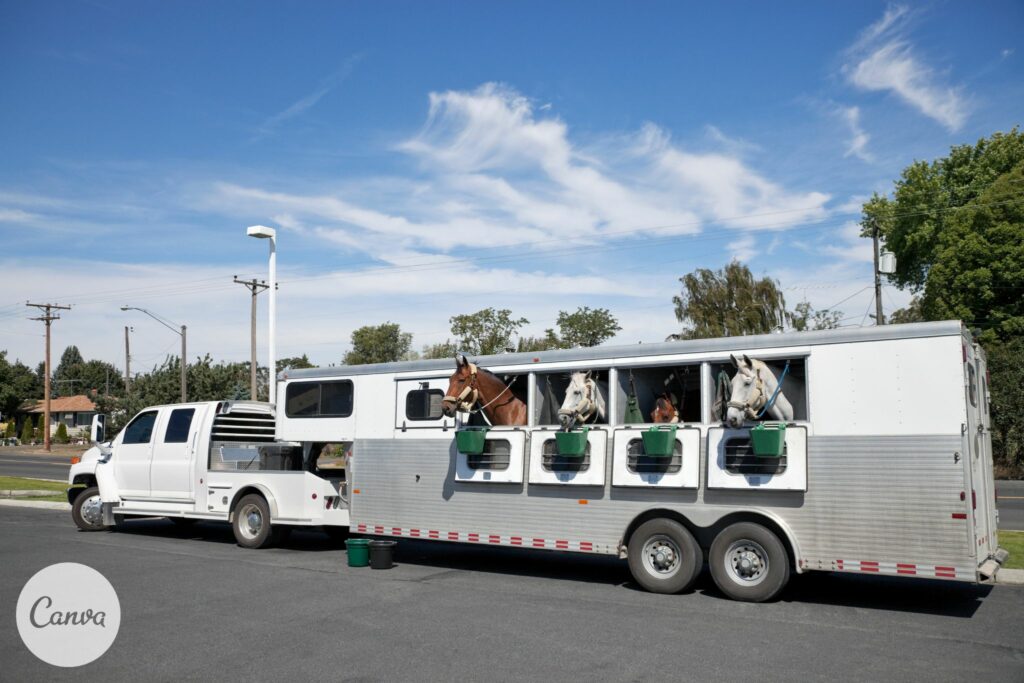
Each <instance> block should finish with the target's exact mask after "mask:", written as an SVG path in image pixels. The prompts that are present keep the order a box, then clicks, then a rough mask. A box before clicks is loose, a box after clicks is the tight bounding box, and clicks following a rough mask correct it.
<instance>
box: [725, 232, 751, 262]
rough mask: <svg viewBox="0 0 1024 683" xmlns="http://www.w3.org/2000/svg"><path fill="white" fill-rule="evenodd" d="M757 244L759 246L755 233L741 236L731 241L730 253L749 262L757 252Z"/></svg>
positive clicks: (733, 256) (740, 259)
mask: <svg viewBox="0 0 1024 683" xmlns="http://www.w3.org/2000/svg"><path fill="white" fill-rule="evenodd" d="M755 246H757V240H755V239H754V237H753V235H746V236H744V237H740V238H739V239H737V240H733V241H732V242H730V243H729V255H730V257H731V258H734V259H736V260H737V261H742V262H744V263H747V262H749V261H750V259H752V258H753V257H754V255H755V254H756V253H757V251H756V249H755V248H754V247H755Z"/></svg>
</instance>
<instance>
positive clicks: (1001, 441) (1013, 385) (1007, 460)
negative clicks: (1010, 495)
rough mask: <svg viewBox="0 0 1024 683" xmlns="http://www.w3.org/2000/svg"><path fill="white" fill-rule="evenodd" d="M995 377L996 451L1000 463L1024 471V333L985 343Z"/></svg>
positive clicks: (992, 388)
mask: <svg viewBox="0 0 1024 683" xmlns="http://www.w3.org/2000/svg"><path fill="white" fill-rule="evenodd" d="M985 352H986V355H987V356H988V371H989V375H990V377H991V379H990V384H989V388H988V390H989V396H990V402H991V409H992V415H991V421H992V454H993V456H994V458H995V461H996V463H997V464H1002V465H1004V466H1005V467H1007V468H1008V469H1010V470H1011V471H1012V470H1016V474H1017V475H1018V476H1020V475H1022V474H1024V410H1022V408H1024V363H1022V362H1021V359H1024V337H1016V338H1014V339H1011V340H1009V341H1007V342H989V343H988V344H986V345H985Z"/></svg>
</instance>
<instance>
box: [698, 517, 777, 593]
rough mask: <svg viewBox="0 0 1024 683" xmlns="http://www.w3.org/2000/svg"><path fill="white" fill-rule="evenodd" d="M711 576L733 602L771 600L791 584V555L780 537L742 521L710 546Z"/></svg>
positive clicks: (720, 534)
mask: <svg viewBox="0 0 1024 683" xmlns="http://www.w3.org/2000/svg"><path fill="white" fill-rule="evenodd" d="M708 564H709V565H710V567H711V577H712V578H713V579H714V580H715V585H717V586H718V588H719V590H721V591H722V592H723V593H725V594H726V595H728V596H729V597H730V598H732V599H733V600H742V601H744V602H764V601H765V600H771V599H772V598H774V597H775V596H776V595H778V594H779V592H780V591H781V590H782V589H783V588H784V587H785V586H786V583H788V582H789V556H788V555H787V554H786V548H785V546H783V545H782V541H780V540H779V538H778V536H776V535H775V534H774V533H772V532H771V531H769V530H768V529H766V528H764V527H763V526H761V525H760V524H754V523H752V522H739V523H737V524H733V525H731V526H728V527H726V528H725V529H723V530H722V531H721V532H720V533H719V534H718V536H716V537H715V540H714V542H713V543H712V544H711V552H710V554H709V557H708Z"/></svg>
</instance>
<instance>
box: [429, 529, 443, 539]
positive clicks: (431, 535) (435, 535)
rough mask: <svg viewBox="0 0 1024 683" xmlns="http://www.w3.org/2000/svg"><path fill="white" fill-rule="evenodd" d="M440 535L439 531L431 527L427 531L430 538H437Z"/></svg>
mask: <svg viewBox="0 0 1024 683" xmlns="http://www.w3.org/2000/svg"><path fill="white" fill-rule="evenodd" d="M440 535H441V533H440V532H439V531H434V530H433V529H431V530H430V531H428V532H427V536H429V537H430V538H437V537H439V536H440Z"/></svg>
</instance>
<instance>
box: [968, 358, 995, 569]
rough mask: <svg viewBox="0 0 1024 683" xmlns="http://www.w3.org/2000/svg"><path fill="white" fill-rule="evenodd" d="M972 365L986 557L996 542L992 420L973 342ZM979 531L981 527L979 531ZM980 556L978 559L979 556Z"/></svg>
mask: <svg viewBox="0 0 1024 683" xmlns="http://www.w3.org/2000/svg"><path fill="white" fill-rule="evenodd" d="M972 350H973V352H974V367H975V371H976V379H977V382H978V427H977V431H978V433H979V436H980V438H979V439H978V455H979V460H980V467H979V470H980V477H981V480H982V481H983V482H984V491H985V495H984V496H983V495H982V494H981V490H980V489H979V491H978V510H977V517H978V523H979V524H981V525H983V526H984V529H983V532H984V535H985V540H984V543H983V544H982V546H981V547H982V548H983V549H984V550H985V552H984V555H986V556H989V555H992V554H993V553H995V551H996V549H997V547H998V543H997V538H996V534H997V525H996V514H997V513H996V496H995V475H994V473H993V463H992V432H991V429H992V422H991V416H990V410H991V406H990V404H989V396H988V359H987V358H986V357H985V350H984V349H983V348H981V345H980V344H975V345H974V348H973V349H972ZM979 533H982V530H979ZM979 559H980V558H979Z"/></svg>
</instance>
